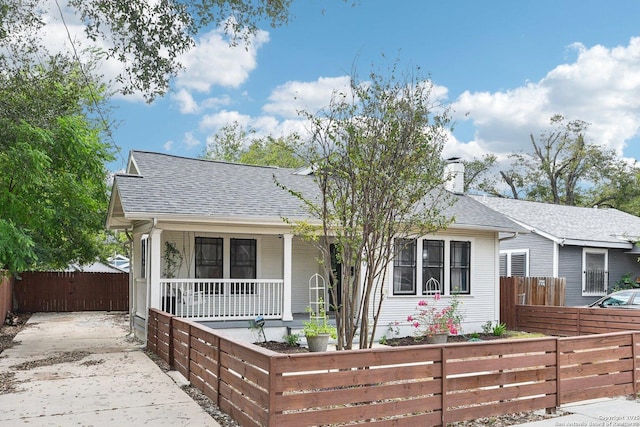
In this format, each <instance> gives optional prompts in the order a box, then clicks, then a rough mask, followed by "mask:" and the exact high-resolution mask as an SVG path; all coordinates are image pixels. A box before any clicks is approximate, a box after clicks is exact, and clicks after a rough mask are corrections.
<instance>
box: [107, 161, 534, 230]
mask: <svg viewBox="0 0 640 427" xmlns="http://www.w3.org/2000/svg"><path fill="white" fill-rule="evenodd" d="M131 158H132V159H134V161H135V164H136V165H137V167H138V170H139V172H140V175H129V174H118V175H116V177H115V181H114V187H116V188H117V193H118V194H119V196H120V201H121V204H122V209H123V211H124V213H125V214H128V215H135V216H137V217H140V218H142V217H153V216H158V215H162V216H165V217H167V216H176V217H182V218H184V217H193V218H194V219H195V218H202V217H208V218H211V219H216V218H219V219H221V220H232V219H238V218H239V219H255V220H257V221H260V220H264V221H268V220H280V219H281V218H283V217H286V218H291V219H299V218H308V217H309V215H308V213H307V211H306V210H305V209H304V206H303V205H302V203H301V202H300V201H299V200H298V199H297V198H296V197H294V196H292V195H291V194H289V193H288V192H287V191H285V190H284V189H282V188H280V187H278V186H277V185H276V184H275V181H274V178H275V180H277V181H278V182H280V183H282V184H284V185H285V186H287V187H288V188H291V189H293V190H295V191H300V192H302V193H303V194H305V195H306V197H313V196H314V195H316V196H317V194H318V189H317V186H316V184H315V182H314V180H313V177H312V176H308V175H297V174H295V173H294V172H295V171H294V170H293V169H285V168H273V167H262V166H248V165H240V164H234V163H225V162H217V161H210V160H201V159H191V158H185V157H177V156H172V155H167V154H159V153H150V152H144V151H133V152H131ZM455 197H456V198H457V199H458V200H457V202H456V203H455V205H454V206H453V207H451V208H448V209H447V210H446V213H447V215H454V216H455V217H456V221H455V224H456V225H457V226H459V227H464V228H482V229H490V230H496V231H517V230H521V231H522V228H521V227H519V226H518V225H516V224H515V223H513V222H511V221H510V220H508V219H507V218H506V217H505V216H503V215H501V214H498V213H497V212H495V211H493V210H491V209H489V208H487V207H485V206H484V205H482V204H481V203H479V202H478V201H476V200H473V199H472V198H470V197H468V196H460V195H458V196H455Z"/></svg>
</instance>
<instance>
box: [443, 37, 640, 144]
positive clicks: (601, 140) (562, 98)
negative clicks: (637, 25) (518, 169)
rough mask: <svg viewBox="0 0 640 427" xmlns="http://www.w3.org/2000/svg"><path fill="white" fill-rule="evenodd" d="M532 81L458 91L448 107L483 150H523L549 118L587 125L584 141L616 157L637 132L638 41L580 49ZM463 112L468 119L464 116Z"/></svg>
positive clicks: (639, 101)
mask: <svg viewBox="0 0 640 427" xmlns="http://www.w3.org/2000/svg"><path fill="white" fill-rule="evenodd" d="M571 47H572V48H574V49H576V51H577V58H576V59H575V61H574V62H572V63H567V64H562V65H559V66H557V67H556V68H554V69H553V70H551V71H549V72H548V73H547V75H546V76H545V77H544V78H543V79H541V80H540V81H538V82H535V83H528V84H526V85H524V86H522V87H519V88H516V89H512V90H508V91H503V92H495V93H488V92H475V93H471V92H469V91H467V92H464V93H463V94H462V95H460V97H459V98H458V99H457V100H456V101H455V103H454V104H453V108H454V110H455V111H456V114H457V118H458V120H465V119H469V120H471V121H472V122H473V124H474V125H475V128H476V136H475V141H474V143H475V144H477V146H479V147H481V148H482V150H484V151H485V152H493V153H497V154H499V153H508V152H514V151H521V150H529V148H530V144H531V143H530V140H529V135H530V134H533V135H534V136H535V135H537V134H539V133H540V131H541V130H543V129H544V128H545V127H546V126H547V125H548V123H549V118H550V117H551V116H552V115H554V114H562V115H564V116H565V117H566V118H567V119H570V120H574V119H580V120H584V121H586V122H588V123H591V126H590V128H589V131H588V133H587V137H588V140H589V141H590V142H593V143H597V144H600V145H604V146H606V147H608V148H612V149H615V150H617V151H618V153H621V152H622V150H623V148H624V147H625V144H626V143H627V141H628V140H630V139H631V138H633V137H634V136H636V135H637V134H638V132H639V131H640V38H632V39H631V40H630V42H629V45H628V46H618V47H614V48H606V47H603V46H600V45H597V46H593V47H591V48H586V47H585V46H583V45H581V44H578V43H576V44H573V45H572V46H571ZM467 113H468V117H467V118H465V117H464V115H465V114H467Z"/></svg>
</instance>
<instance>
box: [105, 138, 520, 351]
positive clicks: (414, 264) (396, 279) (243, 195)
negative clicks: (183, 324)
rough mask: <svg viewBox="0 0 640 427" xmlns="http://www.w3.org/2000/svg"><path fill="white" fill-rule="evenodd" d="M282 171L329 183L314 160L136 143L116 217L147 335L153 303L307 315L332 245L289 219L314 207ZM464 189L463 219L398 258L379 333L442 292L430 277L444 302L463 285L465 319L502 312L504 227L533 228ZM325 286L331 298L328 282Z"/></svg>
mask: <svg viewBox="0 0 640 427" xmlns="http://www.w3.org/2000/svg"><path fill="white" fill-rule="evenodd" d="M460 177H461V176H460ZM276 181H277V182H280V183H282V184H284V185H286V186H287V187H288V188H292V189H295V190H296V191H300V192H303V193H304V194H306V195H313V194H316V193H317V187H316V184H315V182H314V179H313V177H312V176H310V175H309V174H308V171H307V173H300V172H297V171H295V170H292V169H283V168H274V167H258V166H248V165H241V164H232V163H224V162H217V161H209V160H201V159H192V158H184V157H177V156H172V155H167V154H158V153H151V152H143V151H132V152H131V153H130V156H129V161H128V166H127V169H126V173H123V174H117V175H116V176H115V179H114V184H113V190H112V194H111V201H110V206H109V212H108V217H107V221H106V225H107V228H109V229H121V230H126V231H127V233H128V234H129V235H130V236H131V238H132V241H133V251H132V257H131V264H130V280H131V286H130V287H131V294H130V296H131V298H130V301H131V311H132V313H131V314H132V316H131V318H132V322H133V324H134V328H135V331H136V334H137V335H138V336H143V334H144V333H145V324H146V322H145V320H146V318H147V312H148V309H149V308H150V307H152V308H158V309H163V310H165V311H168V312H171V313H173V314H176V315H178V316H183V317H187V318H190V319H192V320H195V321H199V322H204V323H205V324H207V325H208V326H211V327H215V328H231V327H236V328H237V329H236V330H237V331H239V330H243V331H244V333H247V331H248V325H249V321H251V320H253V319H255V318H256V317H258V316H262V317H263V318H264V319H265V320H266V322H267V325H268V326H270V327H273V328H274V329H273V332H272V335H271V336H270V337H269V339H276V340H278V339H280V338H281V337H282V336H283V332H282V331H283V330H286V329H283V328H286V327H287V326H291V325H293V324H294V323H295V321H296V320H297V321H298V322H300V319H301V318H303V317H304V316H306V313H305V310H306V308H307V307H308V306H309V305H310V302H311V301H310V298H313V297H310V290H309V286H310V280H315V279H317V278H318V276H314V275H316V274H320V275H322V274H323V271H322V268H321V266H320V264H319V262H318V258H319V256H320V254H319V252H318V250H317V249H316V248H315V247H314V246H313V245H311V244H310V243H308V242H306V241H305V240H303V239H302V238H300V237H299V236H296V235H295V234H294V233H293V231H292V227H291V225H290V223H288V222H287V221H285V220H284V218H287V219H289V220H293V221H295V220H297V219H309V215H308V213H307V212H306V211H305V209H304V208H303V206H302V204H301V202H300V201H299V200H298V199H297V198H296V197H294V196H292V195H291V194H290V193H289V192H287V191H285V190H283V189H282V188H280V187H279V186H277V185H276V184H275V182H276ZM455 182H459V180H457V181H456V180H454V183H455ZM453 190H455V188H454V189H453ZM454 193H455V191H454ZM454 197H455V198H456V203H455V204H454V205H453V207H450V208H448V210H447V212H446V213H447V215H449V216H454V217H455V221H454V223H453V224H452V225H451V226H450V227H449V228H448V229H447V230H445V231H442V232H438V233H435V234H433V235H428V236H420V237H418V238H412V239H410V240H409V241H408V242H406V241H405V243H408V245H406V246H404V249H403V250H402V251H399V253H398V255H397V256H396V259H395V260H394V261H393V262H392V263H391V265H389V274H388V278H389V279H388V283H385V284H384V286H385V288H386V290H385V295H386V299H385V301H384V306H383V307H384V308H383V312H382V315H381V318H380V321H379V328H378V335H382V334H384V333H385V332H386V329H387V325H388V324H391V323H393V322H395V321H399V322H401V324H406V319H407V315H408V314H411V313H412V312H413V310H414V308H415V307H416V305H417V303H418V301H419V300H421V299H424V298H425V295H428V294H429V293H432V292H435V289H434V288H433V287H432V286H431V285H432V284H433V283H434V280H431V281H430V282H429V286H427V282H428V279H430V278H434V279H436V280H437V282H436V283H437V285H436V287H437V288H438V289H437V290H438V291H439V292H440V293H441V294H442V295H443V300H444V302H446V299H447V298H448V296H449V295H451V294H452V293H457V294H459V295H460V298H461V299H462V302H463V312H464V315H465V322H464V324H463V330H464V331H467V332H471V331H474V330H479V329H480V326H481V325H482V324H483V323H485V322H487V321H496V320H498V318H499V233H516V232H526V231H525V230H524V229H522V228H521V227H519V226H518V225H516V224H515V223H513V222H511V221H510V220H509V219H507V218H506V217H505V216H503V215H501V214H499V213H497V212H496V211H494V210H492V209H489V208H488V207H486V206H484V205H483V204H482V203H480V202H478V201H476V200H474V199H473V198H471V197H468V196H465V195H463V194H459V193H455V196H454ZM323 279H324V280H325V281H326V279H327V278H322V277H320V281H322V280H323ZM312 285H315V283H313V284H312ZM321 293H322V295H324V298H325V301H329V295H328V289H327V288H326V286H325V287H323V288H322V290H321ZM444 302H443V303H444ZM278 328H280V329H278ZM406 328H407V330H406V331H405V332H406V333H410V330H409V326H408V325H406Z"/></svg>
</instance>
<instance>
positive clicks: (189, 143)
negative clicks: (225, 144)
mask: <svg viewBox="0 0 640 427" xmlns="http://www.w3.org/2000/svg"><path fill="white" fill-rule="evenodd" d="M183 143H184V145H185V146H186V147H187V149H192V148H195V147H197V146H199V145H200V140H199V139H197V138H196V137H194V136H193V132H185V134H184V139H183Z"/></svg>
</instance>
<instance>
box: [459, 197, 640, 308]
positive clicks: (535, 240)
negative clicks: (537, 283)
mask: <svg viewBox="0 0 640 427" xmlns="http://www.w3.org/2000/svg"><path fill="white" fill-rule="evenodd" d="M472 197H474V198H475V199H476V200H478V201H480V202H482V203H483V204H485V205H486V206H488V207H490V208H491V209H494V210H495V211H496V212H499V213H502V214H504V215H506V216H508V217H509V218H511V219H512V220H513V221H515V222H517V223H518V224H520V225H521V226H522V227H524V228H526V229H527V230H529V231H530V233H528V234H525V235H514V234H508V233H507V234H502V235H501V240H500V275H501V276H532V277H535V276H540V277H542V276H546V277H564V278H566V291H565V304H566V305H568V306H579V305H586V304H589V303H591V302H593V301H595V300H596V299H598V297H599V296H601V295H605V294H607V293H608V292H610V291H611V289H612V288H613V286H614V285H615V283H616V282H617V281H619V280H620V279H621V278H622V276H624V275H626V274H631V278H632V280H633V281H635V280H636V279H637V278H639V277H640V264H638V256H639V255H640V253H638V252H636V251H632V249H633V248H634V242H636V241H638V240H640V218H638V217H636V216H634V215H630V214H627V213H624V212H621V211H619V210H617V209H611V208H582V207H575V206H563V205H553V204H547V203H537V202H528V201H523V200H514V199H506V198H498V197H487V196H472ZM636 249H637V248H636Z"/></svg>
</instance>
